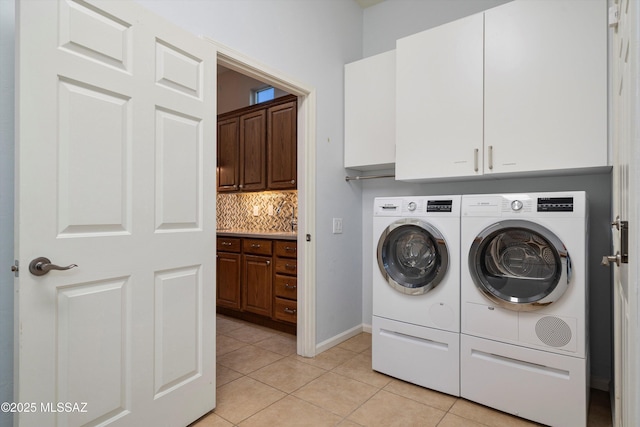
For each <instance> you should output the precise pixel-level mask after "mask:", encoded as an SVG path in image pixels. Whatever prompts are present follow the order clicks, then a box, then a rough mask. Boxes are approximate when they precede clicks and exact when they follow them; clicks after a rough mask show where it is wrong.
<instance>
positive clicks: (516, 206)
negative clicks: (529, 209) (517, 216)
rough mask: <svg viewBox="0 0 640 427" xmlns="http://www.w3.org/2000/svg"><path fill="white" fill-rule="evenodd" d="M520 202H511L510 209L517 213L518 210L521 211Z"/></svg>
mask: <svg viewBox="0 0 640 427" xmlns="http://www.w3.org/2000/svg"><path fill="white" fill-rule="evenodd" d="M522 206H523V204H522V202H521V201H520V200H514V201H513V202H511V209H513V210H514V211H519V210H520V209H522Z"/></svg>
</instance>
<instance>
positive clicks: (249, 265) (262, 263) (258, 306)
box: [242, 255, 273, 317]
mask: <svg viewBox="0 0 640 427" xmlns="http://www.w3.org/2000/svg"><path fill="white" fill-rule="evenodd" d="M271 276H272V270H271V257H265V256H257V255H243V256H242V309H243V310H244V311H249V312H251V313H255V314H262V315H263V316H269V317H271V295H272V294H271V288H272V287H273V286H272V282H271Z"/></svg>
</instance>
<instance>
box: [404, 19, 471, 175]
mask: <svg viewBox="0 0 640 427" xmlns="http://www.w3.org/2000/svg"><path fill="white" fill-rule="evenodd" d="M482 51H483V16H482V14H477V15H472V16H469V17H466V18H463V19H460V20H457V21H454V22H450V23H448V24H445V25H442V26H440V27H436V28H432V29H430V30H427V31H423V32H421V33H418V34H415V35H412V36H409V37H405V38H403V39H400V40H398V41H397V43H396V96H397V98H396V179H398V180H406V181H414V180H421V179H427V178H441V177H453V176H456V177H457V176H471V175H478V174H481V173H482V126H483V124H482V123H483V122H482V114H483V113H482V108H483V106H482V103H483V95H482V91H483V82H482V68H483V64H482V62H483V57H482Z"/></svg>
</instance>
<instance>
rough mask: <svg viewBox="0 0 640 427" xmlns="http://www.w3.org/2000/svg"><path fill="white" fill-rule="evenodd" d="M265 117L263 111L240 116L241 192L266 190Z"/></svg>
mask: <svg viewBox="0 0 640 427" xmlns="http://www.w3.org/2000/svg"><path fill="white" fill-rule="evenodd" d="M266 129H267V115H266V113H265V111H264V110H258V111H253V112H251V113H247V114H243V115H242V116H240V157H239V159H240V185H239V189H240V190H242V191H259V190H264V189H265V188H267V180H266V177H267V174H266V167H267V165H266V135H265V133H266Z"/></svg>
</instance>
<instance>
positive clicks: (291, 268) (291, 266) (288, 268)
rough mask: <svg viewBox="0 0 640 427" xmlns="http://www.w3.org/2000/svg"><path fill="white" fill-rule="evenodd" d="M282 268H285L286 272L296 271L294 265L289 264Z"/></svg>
mask: <svg viewBox="0 0 640 427" xmlns="http://www.w3.org/2000/svg"><path fill="white" fill-rule="evenodd" d="M284 268H286V269H287V270H295V269H296V266H295V264H294V265H291V264H285V265H284Z"/></svg>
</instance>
